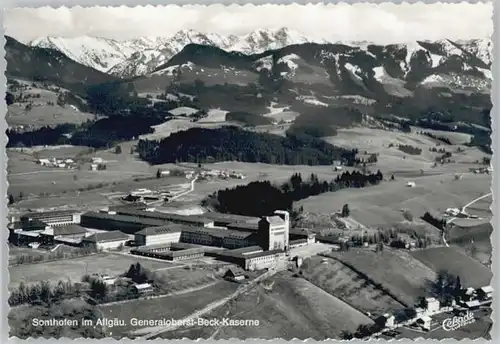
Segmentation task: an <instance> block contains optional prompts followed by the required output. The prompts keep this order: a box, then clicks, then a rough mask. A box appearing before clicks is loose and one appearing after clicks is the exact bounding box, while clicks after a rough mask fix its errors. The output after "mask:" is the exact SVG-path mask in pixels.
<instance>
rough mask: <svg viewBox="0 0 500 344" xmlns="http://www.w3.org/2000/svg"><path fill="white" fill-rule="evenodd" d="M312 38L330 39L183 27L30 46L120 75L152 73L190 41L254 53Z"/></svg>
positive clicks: (45, 40) (281, 32)
mask: <svg viewBox="0 0 500 344" xmlns="http://www.w3.org/2000/svg"><path fill="white" fill-rule="evenodd" d="M312 41H314V42H317V43H326V42H327V41H326V40H319V41H318V40H311V39H308V38H306V37H305V36H304V35H302V34H300V33H298V32H295V31H293V30H289V29H287V28H281V29H278V30H256V31H254V32H251V33H249V34H246V35H243V36H235V35H229V36H227V37H225V36H222V35H219V34H215V33H208V34H205V33H201V32H197V31H194V30H181V31H178V32H177V33H176V34H175V35H173V36H172V37H141V38H137V39H132V40H125V41H117V40H113V39H106V38H100V37H91V36H82V37H74V38H63V37H43V38H38V39H35V40H33V41H31V42H29V43H28V45H30V46H37V47H41V48H50V49H55V50H58V51H60V52H62V53H63V54H65V55H66V56H68V57H69V58H71V59H72V60H74V61H76V62H79V63H81V64H83V65H86V66H88V67H92V68H94V69H97V70H99V71H102V72H106V73H110V74H113V75H117V76H136V75H144V74H147V73H149V72H151V71H152V70H153V69H155V68H156V67H158V66H159V65H161V64H164V63H165V62H167V61H168V60H169V59H170V58H171V57H172V56H174V55H175V54H177V53H179V52H180V51H181V50H182V48H184V47H185V46H186V45H187V44H190V43H196V44H203V45H211V46H216V47H219V48H221V49H224V50H230V51H239V52H242V53H246V54H254V53H258V52H263V51H265V50H269V49H278V48H282V47H284V46H287V45H290V44H300V43H306V42H312Z"/></svg>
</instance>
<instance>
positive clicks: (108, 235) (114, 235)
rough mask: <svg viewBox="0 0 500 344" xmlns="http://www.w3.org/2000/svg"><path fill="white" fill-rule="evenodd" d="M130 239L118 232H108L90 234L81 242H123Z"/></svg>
mask: <svg viewBox="0 0 500 344" xmlns="http://www.w3.org/2000/svg"><path fill="white" fill-rule="evenodd" d="M129 238H130V237H129V236H128V235H127V234H125V233H123V232H120V231H110V232H99V233H95V234H92V235H90V236H88V237H86V238H84V239H83V241H91V242H95V243H99V242H110V241H123V240H127V239H129Z"/></svg>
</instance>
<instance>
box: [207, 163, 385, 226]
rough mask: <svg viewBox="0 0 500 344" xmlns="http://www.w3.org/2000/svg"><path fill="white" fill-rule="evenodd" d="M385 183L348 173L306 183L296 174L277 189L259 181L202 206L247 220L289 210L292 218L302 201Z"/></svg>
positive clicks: (221, 194)
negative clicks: (243, 217) (343, 190)
mask: <svg viewBox="0 0 500 344" xmlns="http://www.w3.org/2000/svg"><path fill="white" fill-rule="evenodd" d="M382 180H383V175H382V173H381V172H380V171H378V172H377V173H372V174H367V175H365V174H362V173H360V172H357V171H355V172H344V173H342V174H341V175H339V176H337V178H336V179H335V180H332V181H330V182H328V181H320V180H319V179H318V176H317V175H316V174H314V173H313V174H311V176H310V177H309V179H303V177H302V175H301V174H300V173H295V174H293V175H292V176H291V177H290V179H289V180H288V181H286V182H285V183H283V184H281V185H274V184H272V183H271V182H270V181H256V182H251V183H249V184H247V185H240V186H236V187H234V188H231V189H229V188H228V189H225V190H219V191H217V192H215V193H213V194H212V195H211V196H209V197H208V198H207V199H205V200H204V201H203V202H202V203H203V205H205V206H211V207H213V208H215V209H216V210H217V211H219V212H222V213H231V214H239V215H247V216H264V215H270V214H272V213H273V212H274V211H275V210H276V209H282V210H288V211H290V212H291V215H292V217H294V216H295V217H296V216H298V212H300V210H299V211H297V210H294V208H293V204H294V202H296V201H299V200H301V199H305V198H308V197H310V196H315V195H319V194H321V193H325V192H330V191H337V190H340V189H343V188H361V187H365V186H369V185H376V184H378V183H380V182H381V181H382Z"/></svg>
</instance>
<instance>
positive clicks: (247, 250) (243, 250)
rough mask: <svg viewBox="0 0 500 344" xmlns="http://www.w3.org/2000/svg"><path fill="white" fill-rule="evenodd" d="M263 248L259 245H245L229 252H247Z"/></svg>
mask: <svg viewBox="0 0 500 344" xmlns="http://www.w3.org/2000/svg"><path fill="white" fill-rule="evenodd" d="M262 251H264V249H263V248H262V247H260V246H247V247H242V248H237V249H234V250H231V251H230V252H232V253H238V254H243V255H244V254H249V253H252V252H262Z"/></svg>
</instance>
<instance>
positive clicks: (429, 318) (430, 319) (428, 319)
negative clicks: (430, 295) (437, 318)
mask: <svg viewBox="0 0 500 344" xmlns="http://www.w3.org/2000/svg"><path fill="white" fill-rule="evenodd" d="M419 319H421V320H423V321H424V322H431V321H432V318H431V317H430V316H428V315H422V316H421V317H419Z"/></svg>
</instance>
